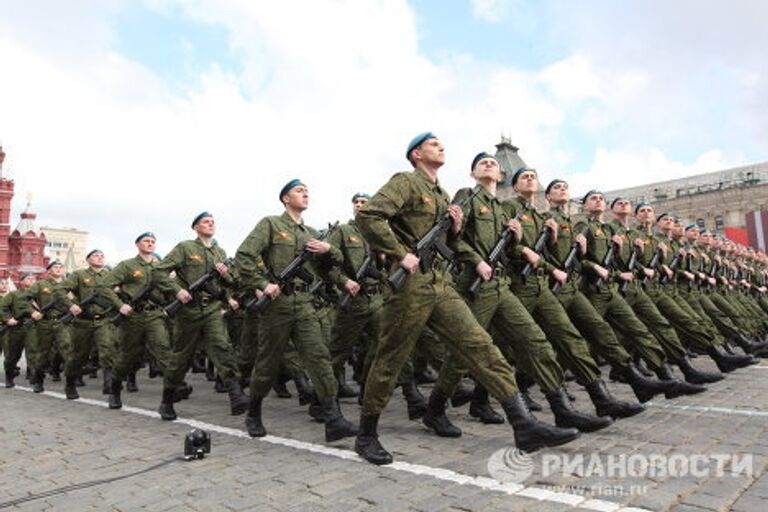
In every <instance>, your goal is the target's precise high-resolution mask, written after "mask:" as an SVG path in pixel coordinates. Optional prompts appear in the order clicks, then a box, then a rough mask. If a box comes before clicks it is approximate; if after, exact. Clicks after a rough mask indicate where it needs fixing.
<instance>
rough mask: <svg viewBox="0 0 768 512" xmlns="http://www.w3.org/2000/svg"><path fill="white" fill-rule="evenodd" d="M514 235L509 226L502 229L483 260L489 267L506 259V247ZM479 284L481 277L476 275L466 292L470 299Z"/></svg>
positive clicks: (474, 295)
mask: <svg viewBox="0 0 768 512" xmlns="http://www.w3.org/2000/svg"><path fill="white" fill-rule="evenodd" d="M514 237H515V233H514V232H512V231H510V230H509V228H505V229H504V233H502V235H501V236H500V237H499V240H498V241H497V242H496V245H494V246H493V249H491V253H490V254H489V255H488V259H487V260H485V262H486V263H488V265H490V267H491V269H494V268H496V263H498V262H499V261H503V260H505V259H506V257H507V256H506V254H507V247H508V246H509V244H510V243H512V239H513V238H514ZM481 284H483V278H482V277H480V276H479V275H478V276H477V277H476V278H475V280H474V281H472V284H470V285H469V288H468V289H467V292H468V293H469V296H470V297H471V298H472V300H475V298H476V297H477V292H478V290H479V289H480V285H481Z"/></svg>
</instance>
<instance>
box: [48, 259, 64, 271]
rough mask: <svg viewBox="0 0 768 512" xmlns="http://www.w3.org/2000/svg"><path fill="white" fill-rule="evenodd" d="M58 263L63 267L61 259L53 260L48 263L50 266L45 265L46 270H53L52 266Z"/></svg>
mask: <svg viewBox="0 0 768 512" xmlns="http://www.w3.org/2000/svg"><path fill="white" fill-rule="evenodd" d="M56 265H58V266H60V267H63V266H64V264H63V263H62V262H60V261H59V260H53V261H51V262H50V263H48V266H46V267H45V270H51V268H53V267H55V266H56Z"/></svg>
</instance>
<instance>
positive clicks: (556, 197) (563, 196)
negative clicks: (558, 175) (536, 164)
mask: <svg viewBox="0 0 768 512" xmlns="http://www.w3.org/2000/svg"><path fill="white" fill-rule="evenodd" d="M570 198H571V194H570V191H569V190H568V184H567V183H563V182H558V183H555V184H554V185H552V186H551V187H550V188H549V194H547V200H548V201H549V202H550V203H554V204H565V203H567V202H568V200H569V199H570Z"/></svg>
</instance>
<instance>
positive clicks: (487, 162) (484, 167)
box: [471, 158, 501, 182]
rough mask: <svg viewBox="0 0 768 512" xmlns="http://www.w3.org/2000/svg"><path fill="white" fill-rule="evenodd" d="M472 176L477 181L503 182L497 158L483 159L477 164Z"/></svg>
mask: <svg viewBox="0 0 768 512" xmlns="http://www.w3.org/2000/svg"><path fill="white" fill-rule="evenodd" d="M471 174H472V177H473V178H475V179H476V180H488V179H491V180H493V181H496V182H498V181H501V167H499V162H497V161H496V159H495V158H483V159H482V160H480V161H479V162H477V163H476V164H475V167H474V169H472V173H471Z"/></svg>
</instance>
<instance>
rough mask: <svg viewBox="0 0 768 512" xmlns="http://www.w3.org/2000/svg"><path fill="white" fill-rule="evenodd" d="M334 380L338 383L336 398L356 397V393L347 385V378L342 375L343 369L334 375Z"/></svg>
mask: <svg viewBox="0 0 768 512" xmlns="http://www.w3.org/2000/svg"><path fill="white" fill-rule="evenodd" d="M336 380H337V381H338V383H339V389H338V393H337V395H336V396H338V397H339V398H355V397H356V396H357V391H355V389H354V388H353V387H352V386H350V385H349V384H347V378H346V377H345V375H344V370H343V369H342V370H341V372H340V373H338V374H337V375H336Z"/></svg>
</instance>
